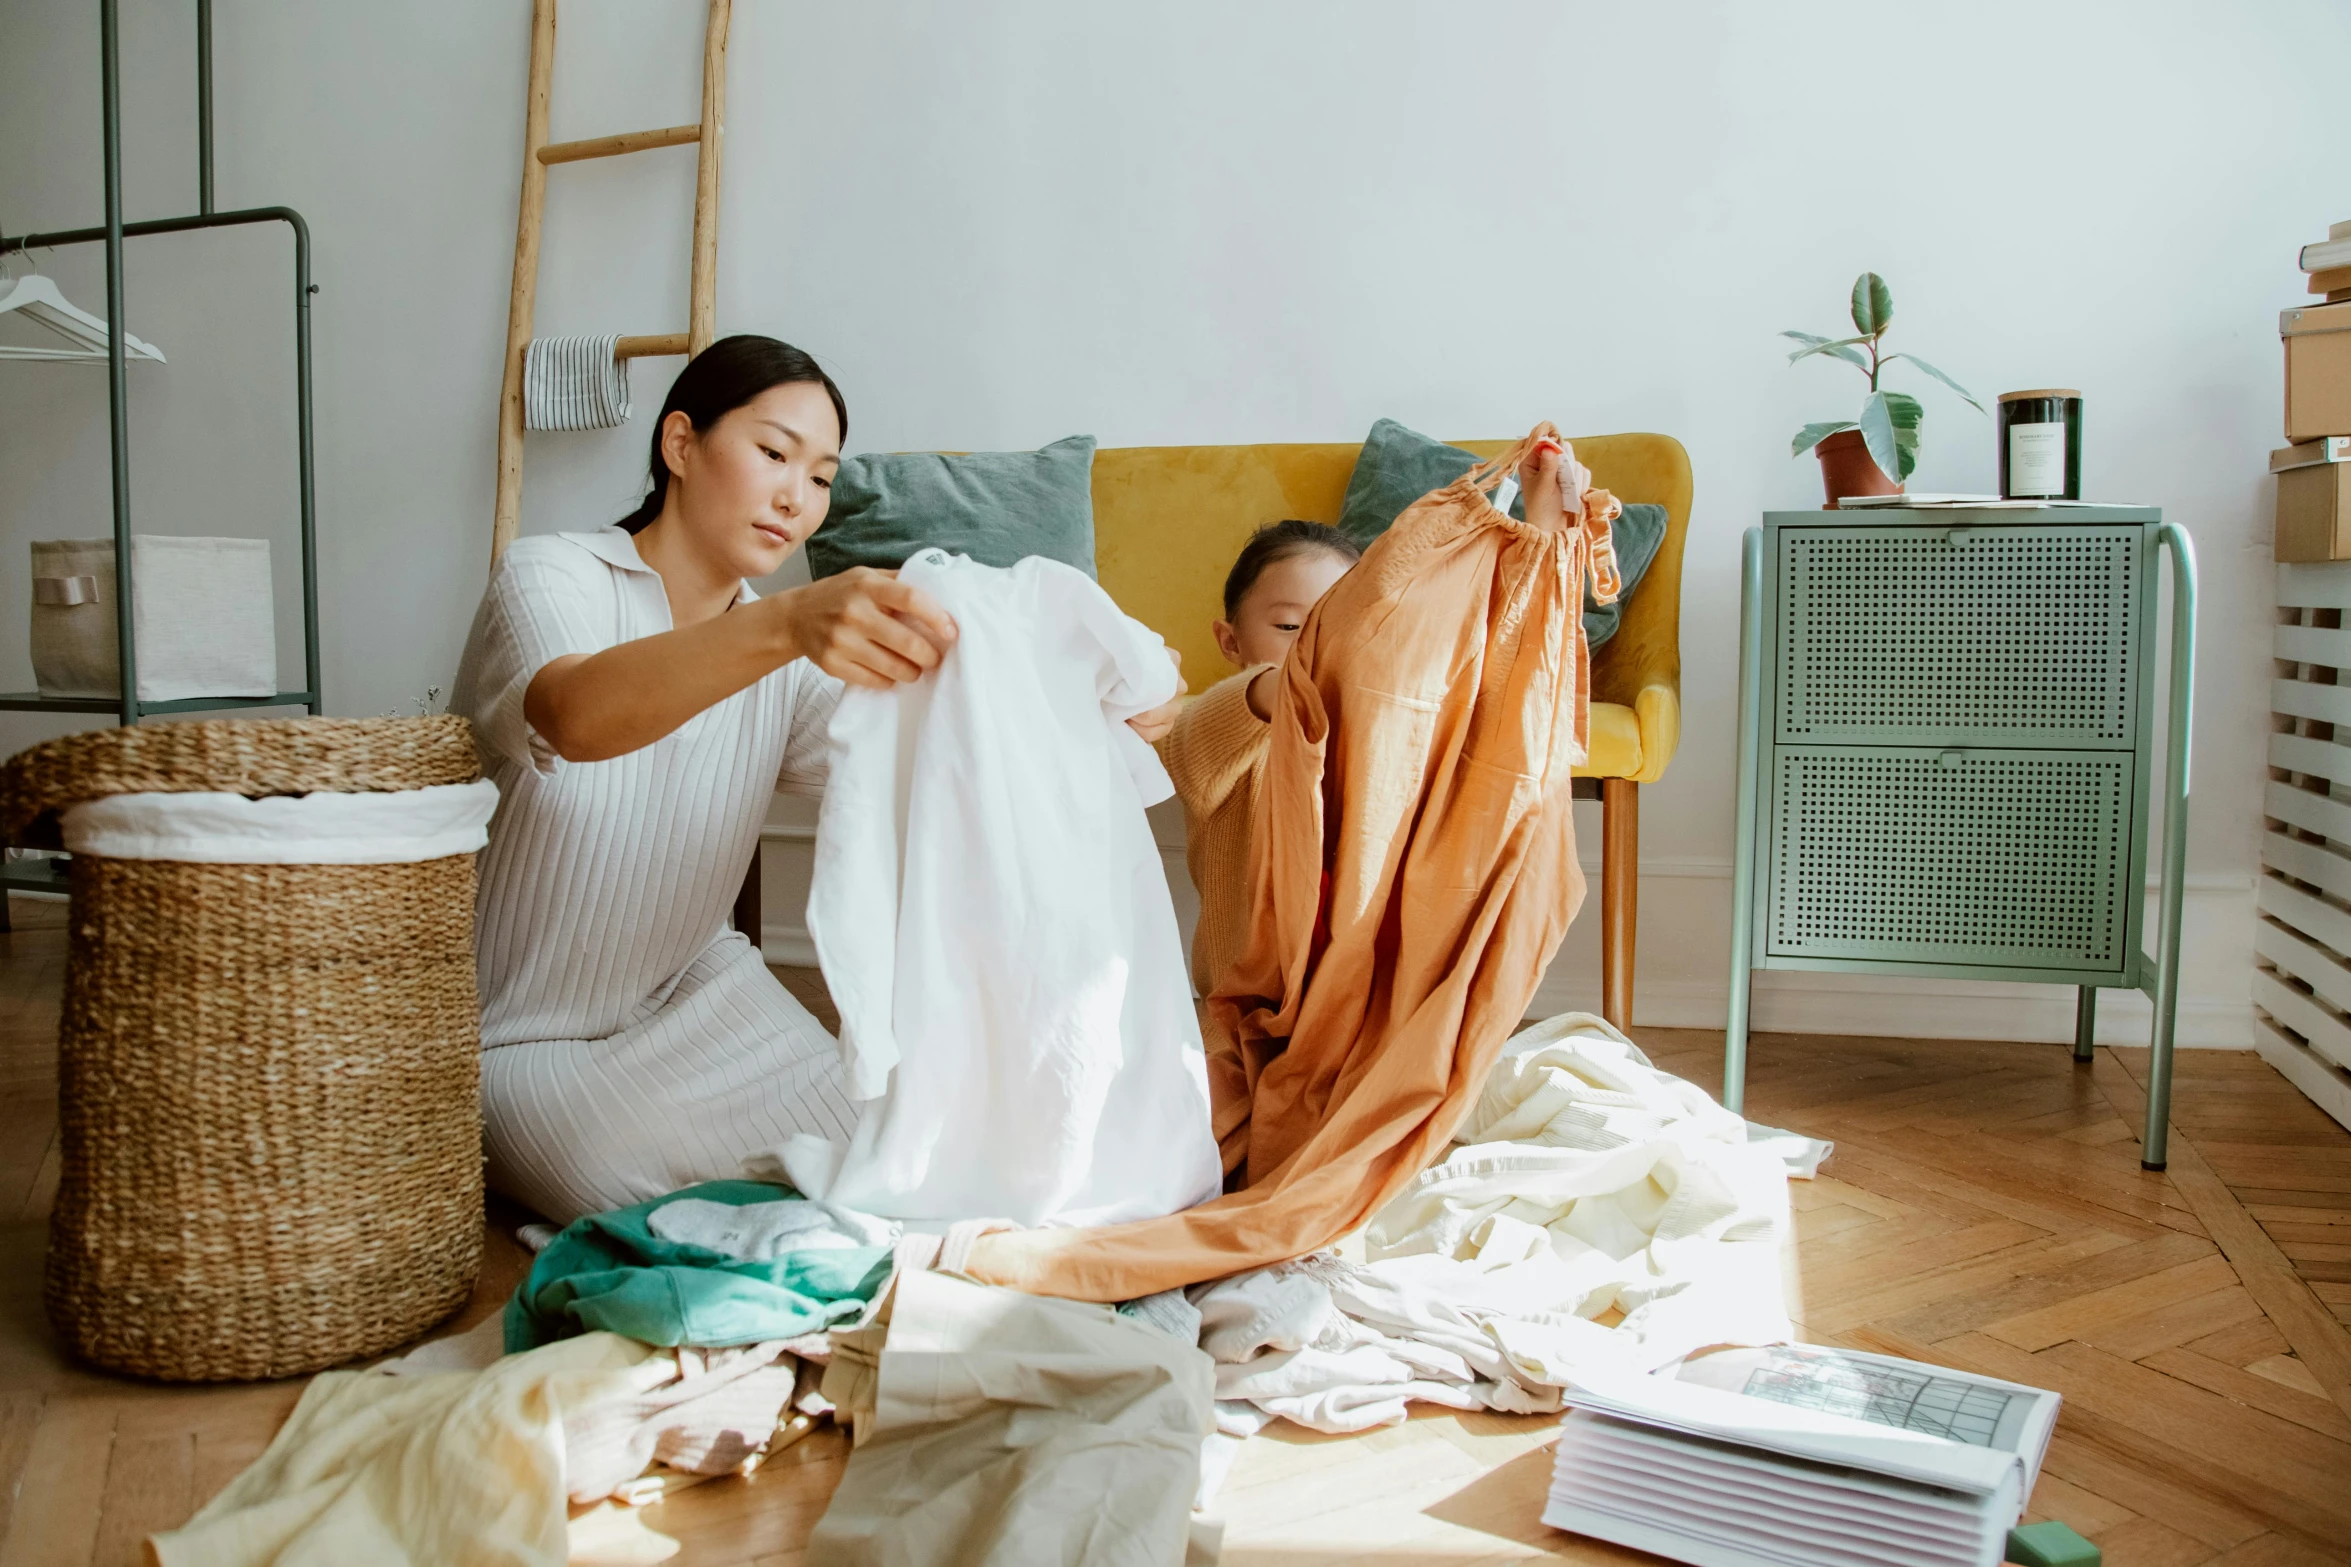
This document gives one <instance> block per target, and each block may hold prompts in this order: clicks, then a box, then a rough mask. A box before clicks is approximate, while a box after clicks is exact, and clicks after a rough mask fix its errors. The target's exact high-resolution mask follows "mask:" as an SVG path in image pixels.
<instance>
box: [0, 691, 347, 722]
mask: <svg viewBox="0 0 2351 1567" xmlns="http://www.w3.org/2000/svg"><path fill="white" fill-rule="evenodd" d="M316 704H317V698H316V697H315V696H314V695H313V694H312V693H310V692H308V691H280V692H279V693H278V694H277V695H276V696H191V697H182V698H180V699H179V700H177V701H172V702H141V703H140V704H139V714H140V716H141V717H145V716H146V715H147V714H149V713H210V712H219V711H224V710H226V709H228V708H232V707H314V706H315V705H316ZM121 711H122V703H121V702H120V701H118V700H116V699H115V698H112V697H103V696H43V695H41V694H40V693H39V692H38V691H9V692H5V693H0V713H119V712H121Z"/></svg>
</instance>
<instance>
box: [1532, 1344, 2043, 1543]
mask: <svg viewBox="0 0 2351 1567" xmlns="http://www.w3.org/2000/svg"><path fill="white" fill-rule="evenodd" d="M1566 1398H1567V1402H1568V1404H1569V1405H1570V1406H1571V1407H1570V1410H1569V1413H1568V1417H1567V1419H1566V1422H1565V1423H1564V1424H1563V1425H1562V1427H1561V1430H1560V1438H1559V1456H1558V1463H1557V1467H1556V1468H1555V1470H1554V1471H1553V1475H1552V1483H1551V1500H1550V1505H1549V1506H1548V1507H1546V1508H1545V1509H1544V1512H1543V1521H1544V1522H1546V1523H1549V1524H1551V1525H1553V1526H1554V1527H1557V1528H1561V1529H1568V1530H1573V1531H1574V1532H1576V1533H1578V1534H1588V1535H1592V1536H1594V1537H1596V1538H1599V1539H1603V1540H1612V1541H1615V1542H1616V1543H1618V1544H1621V1545H1630V1546H1634V1547H1636V1548H1638V1549H1641V1550H1647V1551H1654V1552H1656V1553H1657V1554H1658V1555H1660V1556H1666V1557H1671V1558H1672V1559H1674V1560H1676V1561H1684V1562H1692V1563H1697V1564H1699V1567H1812V1564H1822V1563H1826V1564H1850V1567H1861V1564H1870V1567H1879V1564H1900V1567H1910V1564H1914V1563H1936V1564H1946V1563H1947V1564H1950V1567H1997V1564H1998V1563H1999V1561H2000V1559H2001V1552H2002V1547H2003V1545H2004V1544H2005V1543H2006V1540H2007V1536H2008V1530H2009V1528H2010V1526H2011V1525H2013V1524H2014V1523H2015V1522H2016V1520H2017V1518H2018V1517H2019V1516H2020V1515H2021V1514H2022V1512H2023V1511H2024V1503H2025V1499H2026V1498H2027V1497H2028V1496H2030V1495H2031V1494H2032V1488H2033V1481H2034V1480H2035V1479H2036V1478H2037V1477H2038V1475H2039V1473H2040V1467H2041V1457H2042V1454H2043V1453H2045V1452H2046V1451H2047V1450H2048V1446H2049V1436H2050V1433H2051V1431H2052V1430H2053V1429H2054V1428H2055V1427H2056V1424H2057V1405H2058V1397H2057V1395H2056V1394H2055V1393H2051V1392H2047V1391H2045V1390H2043V1389H2040V1388H2031V1387H2024V1386H2021V1385H2019V1384H2017V1383H2014V1382H2003V1381H2000V1380H1998V1379H1997V1378H1993V1377H1981V1376H1975V1375H1973V1374H1971V1373H1968V1372H1964V1371H1952V1370H1949V1369H1947V1368H1945V1367H1942V1366H1929V1365H1922V1364H1920V1363H1919V1362H1917V1361H1911V1360H1897V1359H1894V1358H1893V1357H1891V1356H1886V1355H1870V1354H1863V1353H1861V1352H1859V1351H1856V1350H1844V1349H1826V1348H1820V1347H1816V1346H1813V1345H1806V1344H1774V1345H1768V1346H1765V1347H1763V1348H1760V1349H1724V1350H1717V1351H1714V1352H1713V1353H1711V1354H1706V1355H1697V1356H1692V1357H1691V1358H1690V1359H1688V1360H1686V1361H1683V1362H1682V1363H1681V1364H1680V1365H1678V1366H1673V1367H1668V1368H1666V1369H1665V1370H1663V1371H1659V1372H1656V1373H1653V1374H1651V1375H1647V1376H1640V1375H1631V1374H1627V1375H1623V1376H1605V1377H1594V1378H1591V1379H1589V1380H1586V1381H1583V1382H1580V1383H1579V1385H1578V1386H1576V1387H1575V1388H1572V1389H1570V1390H1569V1391H1568V1393H1567V1395H1566Z"/></svg>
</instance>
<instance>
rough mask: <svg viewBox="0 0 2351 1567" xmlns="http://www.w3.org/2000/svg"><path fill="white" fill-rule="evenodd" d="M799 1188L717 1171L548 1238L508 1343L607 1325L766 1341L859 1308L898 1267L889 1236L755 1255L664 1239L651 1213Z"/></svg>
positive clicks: (642, 1334)
mask: <svg viewBox="0 0 2351 1567" xmlns="http://www.w3.org/2000/svg"><path fill="white" fill-rule="evenodd" d="M798 1195H799V1193H797V1192H795V1191H793V1190H792V1189H791V1188H790V1187H789V1186H778V1185H772V1184H769V1183H767V1182H764V1181H708V1182H705V1183H704V1184H702V1185H700V1186H689V1187H687V1188H686V1189H685V1190H684V1191H678V1192H672V1193H670V1194H669V1195H668V1196H666V1197H659V1198H656V1199H654V1200H653V1201H652V1202H642V1203H638V1204H636V1205H635V1206H634V1207H629V1208H616V1209H614V1210H613V1211H612V1212H610V1213H598V1214H591V1215H589V1216H588V1217H587V1218H585V1219H581V1220H579V1221H578V1222H576V1223H574V1224H572V1225H571V1226H570V1227H569V1228H567V1229H565V1230H564V1232H563V1233H562V1234H560V1235H558V1236H556V1237H555V1239H554V1240H552V1241H550V1242H548V1243H547V1249H546V1250H545V1251H543V1252H541V1253H539V1256H538V1260H537V1261H536V1262H534V1263H533V1264H532V1265H531V1273H530V1277H529V1278H527V1279H525V1280H524V1281H523V1285H522V1288H520V1289H518V1290H516V1291H515V1292H514V1298H513V1299H512V1300H509V1301H508V1302H507V1303H506V1352H507V1353H508V1354H510V1355H512V1354H518V1353H520V1352H521V1351H523V1350H526V1349H536V1348H538V1347H539V1346H540V1345H542V1344H551V1343H553V1342H554V1341H555V1340H557V1339H563V1338H570V1337H571V1336H572V1335H574V1334H576V1333H587V1332H592V1331H595V1330H597V1329H604V1330H606V1331H609V1332H613V1333H618V1334H621V1335H622V1336H624V1337H626V1338H633V1339H636V1340H639V1341H640V1342H642V1343H647V1344H662V1345H678V1344H693V1345H698V1346H704V1347H709V1348H717V1347H720V1346H723V1345H728V1344H756V1343H760V1342H762V1341H764V1340H767V1339H778V1338H794V1337H797V1336H798V1335H800V1334H802V1333H811V1332H814V1331H815V1330H817V1329H818V1328H822V1327H825V1326H828V1325H829V1324H831V1323H834V1322H837V1321H840V1320H841V1319H843V1318H845V1317H854V1316H856V1315H857V1314H858V1313H859V1312H861V1311H863V1310H864V1309H865V1303H866V1302H867V1301H869V1300H871V1299H872V1298H873V1295H874V1292H875V1291H876V1290H878V1289H880V1288H881V1287H882V1284H883V1282H884V1281H885V1280H887V1279H888V1278H889V1276H890V1248H889V1247H887V1246H850V1247H841V1246H831V1247H824V1246H812V1247H807V1248H805V1249H802V1250H798V1251H790V1252H785V1253H784V1254H783V1255H781V1256H778V1257H771V1258H768V1259H766V1260H764V1261H758V1262H746V1261H743V1260H741V1259H739V1258H735V1257H730V1256H728V1255H726V1254H725V1253H724V1252H717V1251H712V1250H711V1249H710V1248H708V1247H707V1246H694V1245H689V1244H686V1243H683V1242H678V1241H667V1240H663V1239H662V1238H661V1237H660V1236H658V1235H656V1234H654V1233H653V1230H652V1227H651V1225H650V1223H649V1222H648V1221H649V1220H650V1219H651V1217H652V1214H653V1210H654V1209H656V1208H659V1207H661V1206H662V1205H663V1204H665V1203H670V1202H674V1201H676V1200H677V1199H678V1198H681V1197H699V1198H701V1199H703V1200H704V1201H706V1202H719V1203H725V1204H727V1205H728V1206H730V1207H736V1208H741V1207H747V1206H749V1205H750V1204H752V1203H762V1202H779V1201H781V1200H783V1199H785V1198H788V1197H797V1196H798Z"/></svg>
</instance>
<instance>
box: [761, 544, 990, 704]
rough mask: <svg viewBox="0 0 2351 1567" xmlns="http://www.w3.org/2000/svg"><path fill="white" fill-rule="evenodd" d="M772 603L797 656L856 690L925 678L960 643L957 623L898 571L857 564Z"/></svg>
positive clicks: (791, 591) (884, 687) (882, 688)
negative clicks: (956, 638) (881, 569)
mask: <svg viewBox="0 0 2351 1567" xmlns="http://www.w3.org/2000/svg"><path fill="white" fill-rule="evenodd" d="M769 602H771V603H774V604H776V605H777V606H778V609H777V611H776V613H778V614H779V615H781V616H782V618H783V621H784V627H785V636H786V638H787V640H788V641H789V643H790V644H791V647H792V650H793V653H794V654H795V656H797V657H801V658H805V659H807V660H808V661H809V662H810V663H812V664H814V665H815V666H816V667H817V668H819V669H821V670H823V671H824V672H825V673H826V674H828V675H832V676H835V677H837V678H838V679H841V680H844V681H846V682H848V683H849V684H850V685H853V686H865V687H868V688H870V689H873V690H887V689H888V688H889V687H891V686H893V685H897V684H899V683H900V682H902V681H907V680H919V679H921V678H922V677H923V676H924V675H925V674H927V673H929V672H930V671H931V670H933V669H936V668H938V667H939V660H940V659H941V658H943V657H944V656H946V652H947V650H948V649H949V648H951V647H953V646H954V645H955V636H956V630H955V621H954V618H953V617H952V616H950V615H949V614H948V613H947V612H946V610H944V609H942V608H940V607H939V601H938V600H937V599H934V598H932V597H931V596H930V595H929V594H928V593H925V592H924V591H923V590H922V589H920V588H918V587H915V586H913V585H912V584H910V583H904V582H900V581H899V580H898V574H897V573H896V572H894V571H876V570H874V569H873V568H872V567H870V566H852V567H851V568H850V569H849V570H847V571H844V572H842V573H840V574H839V575H838V576H832V577H827V578H825V579H824V580H823V581H822V582H811V583H810V584H808V586H806V587H804V588H790V589H787V590H786V591H784V592H782V593H779V594H777V595H776V596H775V597H774V599H772V600H770V601H769Z"/></svg>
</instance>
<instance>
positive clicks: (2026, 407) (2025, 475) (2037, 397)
mask: <svg viewBox="0 0 2351 1567" xmlns="http://www.w3.org/2000/svg"><path fill="white" fill-rule="evenodd" d="M1998 425H1999V440H2000V498H2001V499H2002V500H2010V501H2078V500H2080V499H2081V498H2082V394H2081V393H2079V392H2077V391H2075V390H2073V389H2072V388H2071V387H2063V386H2044V387H2039V388H2036V389H2035V390H2033V391H2029V392H2002V393H2001V394H2000V415H1999V419H1998Z"/></svg>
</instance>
